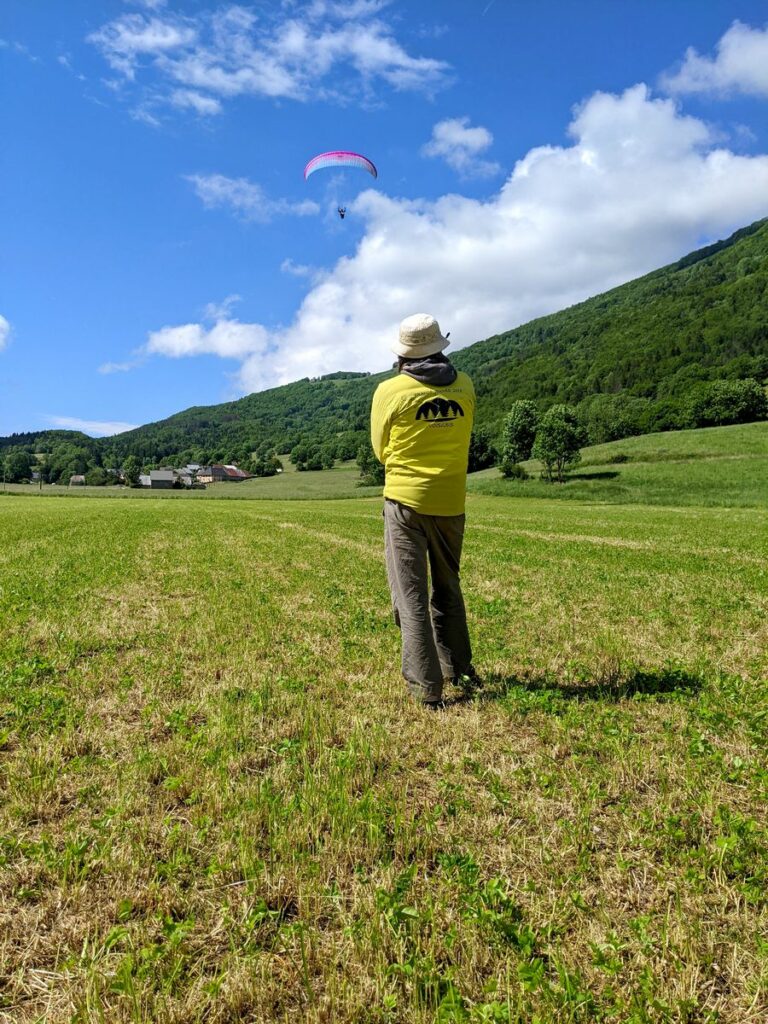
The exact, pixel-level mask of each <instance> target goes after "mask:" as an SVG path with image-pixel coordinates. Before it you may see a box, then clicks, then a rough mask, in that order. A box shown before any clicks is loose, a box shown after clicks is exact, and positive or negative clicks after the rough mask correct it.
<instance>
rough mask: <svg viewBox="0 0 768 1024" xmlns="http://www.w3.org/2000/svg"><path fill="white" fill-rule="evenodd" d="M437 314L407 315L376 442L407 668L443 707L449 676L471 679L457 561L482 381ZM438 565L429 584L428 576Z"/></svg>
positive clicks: (416, 690)
mask: <svg viewBox="0 0 768 1024" xmlns="http://www.w3.org/2000/svg"><path fill="white" fill-rule="evenodd" d="M448 344H449V342H448V339H447V338H446V337H443V335H442V334H441V333H440V325H439V324H438V322H437V320H435V318H434V317H433V316H429V315H427V314H426V313H416V314H414V315H413V316H409V317H406V319H405V320H403V321H402V323H401V324H400V336H399V339H398V341H397V344H395V345H393V347H392V350H393V351H394V352H395V353H396V355H397V356H398V364H397V370H398V373H397V376H395V377H391V378H389V379H388V380H385V381H383V382H382V383H381V384H379V386H378V388H377V389H376V393H375V394H374V396H373V406H372V409H371V442H372V444H373V450H374V452H375V454H376V458H377V459H378V460H379V462H383V463H384V465H385V467H386V472H387V475H386V483H385V486H384V499H385V501H384V538H385V550H386V562H387V578H388V580H389V588H390V591H391V594H392V607H393V610H394V615H395V622H396V623H397V625H398V626H399V628H400V632H401V636H402V672H403V676H404V678H405V681H406V683H407V684H408V689H409V691H410V693H411V695H412V696H413V697H414V698H415V699H416V700H418V701H420V702H421V703H422V704H423V705H424V706H426V707H430V708H439V707H441V706H442V696H443V685H444V684H445V683H447V682H451V683H456V684H459V685H461V682H462V677H465V678H467V677H469V679H471V680H474V678H475V676H474V669H473V668H472V648H471V646H470V641H469V631H468V629H467V616H466V612H465V610H464V598H463V597H462V593H461V585H460V583H459V562H460V559H461V545H462V540H463V538H464V501H465V493H466V481H467V458H468V453H469V438H470V434H471V433H472V422H473V419H474V415H475V390H474V388H473V386H472V381H471V380H470V379H469V377H468V376H467V374H466V373H459V372H457V371H456V369H455V367H454V366H453V365H452V364H451V362H450V361H449V360H448V359H447V358H446V356H444V355H443V349H445V348H446V346H447V345H448ZM427 565H429V570H430V573H431V577H432V580H431V583H432V585H431V590H430V586H429V582H428V579H427Z"/></svg>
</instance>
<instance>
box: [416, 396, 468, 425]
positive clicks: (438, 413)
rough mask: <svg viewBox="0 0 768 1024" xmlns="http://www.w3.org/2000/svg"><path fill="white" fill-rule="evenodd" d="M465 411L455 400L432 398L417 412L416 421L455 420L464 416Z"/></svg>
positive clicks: (422, 404) (423, 403)
mask: <svg viewBox="0 0 768 1024" xmlns="http://www.w3.org/2000/svg"><path fill="white" fill-rule="evenodd" d="M463 415H464V410H463V409H462V408H461V406H460V405H459V403H458V402H456V401H455V400H454V399H453V398H450V399H447V398H431V399H430V400H429V401H428V402H422V403H421V405H420V406H419V408H418V411H417V412H416V419H417V420H420V419H425V420H455V419H456V417H457V416H463Z"/></svg>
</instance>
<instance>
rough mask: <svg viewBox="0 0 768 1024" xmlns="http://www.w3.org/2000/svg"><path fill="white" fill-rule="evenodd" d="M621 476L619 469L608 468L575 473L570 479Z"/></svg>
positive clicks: (602, 478) (599, 478)
mask: <svg viewBox="0 0 768 1024" xmlns="http://www.w3.org/2000/svg"><path fill="white" fill-rule="evenodd" d="M617 476H619V471H618V470H617V469H607V470H605V471H601V472H598V473H574V474H573V476H569V477H568V480H615V479H616V477H617Z"/></svg>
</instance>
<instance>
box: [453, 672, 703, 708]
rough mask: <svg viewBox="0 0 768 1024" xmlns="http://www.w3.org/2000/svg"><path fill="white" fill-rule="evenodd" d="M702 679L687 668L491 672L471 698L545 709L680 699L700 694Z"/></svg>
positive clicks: (478, 700)
mask: <svg viewBox="0 0 768 1024" xmlns="http://www.w3.org/2000/svg"><path fill="white" fill-rule="evenodd" d="M702 683H703V680H702V679H701V678H700V677H699V676H696V675H693V674H692V673H690V672H686V671H685V670H684V669H679V668H669V667H667V668H662V669H637V670H635V671H633V672H629V673H627V675H625V676H620V677H617V678H615V679H600V680H589V679H587V680H585V681H584V682H576V683H564V682H559V681H558V680H556V679H552V678H551V677H546V676H540V677H534V678H521V677H519V676H514V675H513V676H502V675H497V674H493V673H492V674H490V675H488V676H485V677H484V680H483V685H482V687H480V688H479V689H478V690H477V691H476V692H475V693H474V694H473V695H472V696H471V697H470V698H469V699H471V700H473V701H475V702H478V703H480V702H485V701H509V700H512V701H513V702H515V701H516V702H520V703H523V704H528V705H532V706H533V705H538V706H540V707H542V708H546V707H547V706H550V705H553V704H561V703H562V702H564V701H589V700H592V701H604V702H607V703H610V702H617V701H621V700H629V699H640V700H642V699H654V700H660V701H663V700H678V699H680V698H683V697H690V696H692V695H693V694H695V693H697V692H698V691H699V690H700V689H701V686H702Z"/></svg>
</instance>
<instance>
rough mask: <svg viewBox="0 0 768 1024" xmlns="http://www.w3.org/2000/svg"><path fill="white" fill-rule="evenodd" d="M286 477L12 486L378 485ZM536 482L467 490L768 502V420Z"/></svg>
mask: <svg viewBox="0 0 768 1024" xmlns="http://www.w3.org/2000/svg"><path fill="white" fill-rule="evenodd" d="M283 464H284V466H285V472H284V473H281V474H279V475H277V476H273V477H261V478H257V479H253V480H248V481H245V482H244V483H242V484H216V485H214V486H213V487H209V488H208V489H207V490H205V491H192V492H185V491H149V490H131V489H129V488H123V487H120V488H118V487H78V488H74V487H72V488H67V487H58V486H49V485H46V486H45V487H44V488H43V490H42V492H40V491H38V488H37V486H36V485H34V484H32V485H22V484H18V485H17V484H12V485H8V490H9V491H11V492H15V493H21V494H39V493H42V494H43V495H46V496H50V495H57V496H65V497H75V496H79V497H83V496H88V497H101V498H106V497H121V498H127V497H141V498H150V497H151V498H156V497H160V498H185V499H192V500H197V499H203V498H240V499H242V498H277V499H297V498H299V499H303V498H323V499H325V498H363V497H373V496H376V495H378V494H380V493H381V488H377V487H361V486H360V485H359V470H358V467H357V465H356V464H355V463H354V462H344V463H340V464H339V465H337V466H335V467H334V468H333V469H332V470H323V471H321V472H305V473H297V472H296V469H295V467H294V466H293V465H292V464H291V463H290V462H289V461H288V460H287V459H285V460H284V463H283ZM526 469H527V470H528V472H529V473H530V474H531V479H529V480H525V481H522V482H520V481H516V480H504V479H503V478H502V477H501V476H500V474H499V471H498V469H496V468H493V469H487V470H482V471H481V472H479V473H473V474H472V475H471V476H470V477H469V481H468V489H469V491H470V493H475V494H491V495H496V496H506V497H523V498H547V499H552V498H556V499H562V498H566V499H568V500H572V501H607V502H612V503H616V502H618V503H631V504H638V503H639V504H652V505H721V506H745V507H749V506H765V505H768V423H747V424H743V425H739V426H732V427H709V428H705V429H702V430H677V431H668V432H666V433H663V434H645V435H641V436H639V437H629V438H625V439H624V440H623V441H613V442H611V443H610V444H601V445H594V446H593V447H590V448H585V449H583V452H582V461H581V463H580V465H579V466H578V468H577V469H576V470H575V471H574V472H573V473H572V474H571V475H570V477H569V479H568V481H567V482H566V483H565V484H549V483H546V482H543V481H540V480H539V479H538V477H539V474H540V471H541V467H540V465H539V464H538V463H537V462H535V461H532V462H530V463H526Z"/></svg>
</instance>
